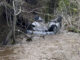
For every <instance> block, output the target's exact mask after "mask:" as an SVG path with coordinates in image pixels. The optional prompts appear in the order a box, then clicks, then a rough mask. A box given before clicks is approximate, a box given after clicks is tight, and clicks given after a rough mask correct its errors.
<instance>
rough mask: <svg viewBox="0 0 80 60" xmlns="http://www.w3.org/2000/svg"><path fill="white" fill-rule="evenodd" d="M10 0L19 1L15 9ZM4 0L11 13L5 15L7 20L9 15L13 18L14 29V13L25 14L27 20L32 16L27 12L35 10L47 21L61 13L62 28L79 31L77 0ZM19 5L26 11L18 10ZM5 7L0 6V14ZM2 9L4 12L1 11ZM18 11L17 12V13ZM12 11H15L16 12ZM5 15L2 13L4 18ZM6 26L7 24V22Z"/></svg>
mask: <svg viewBox="0 0 80 60" xmlns="http://www.w3.org/2000/svg"><path fill="white" fill-rule="evenodd" d="M4 1H5V0H4ZM12 1H16V2H19V5H18V4H17V5H16V6H17V7H16V9H17V10H16V11H15V9H14V8H13V7H14V6H13V3H12ZM1 2H2V0H1ZM6 2H7V4H5V5H4V6H8V7H6V8H8V10H9V11H11V12H10V13H11V14H13V15H10V14H8V15H6V16H8V20H9V17H11V18H10V19H12V20H13V21H14V20H15V21H14V23H12V24H14V26H12V27H13V30H14V31H15V28H16V27H15V26H16V25H15V22H16V20H17V18H16V17H17V16H16V15H20V14H21V15H22V16H23V17H26V16H27V18H26V19H27V20H33V17H34V16H33V14H31V13H29V12H31V11H35V12H38V14H39V15H40V16H43V18H44V19H45V22H48V21H49V20H51V19H53V18H54V17H56V16H57V15H61V16H63V26H64V27H63V28H64V29H67V30H68V31H72V32H77V33H78V32H80V31H79V29H80V21H79V19H80V17H79V16H80V12H79V11H80V10H79V9H80V7H79V6H80V5H79V3H78V2H77V0H40V1H38V0H6ZM20 7H22V9H23V10H27V13H24V12H22V11H23V10H22V11H19V10H21V9H19V8H20ZM6 8H5V9H4V8H2V7H0V16H1V15H4V13H6ZM12 8H13V9H12ZM36 8H38V9H36ZM4 10H5V11H4ZM2 11H3V12H4V13H1V12H2ZM18 11H19V13H17V12H18ZM14 12H16V14H15V13H14ZM21 12H22V13H21ZM6 16H5V15H4V17H5V18H6ZM4 17H0V19H1V20H3V18H4ZM26 19H25V20H26ZM4 20H6V23H7V19H4ZM0 22H2V21H0ZM3 25H4V24H3ZM6 26H8V24H7V25H6ZM10 29H12V28H10ZM0 32H1V29H0ZM13 35H14V34H13Z"/></svg>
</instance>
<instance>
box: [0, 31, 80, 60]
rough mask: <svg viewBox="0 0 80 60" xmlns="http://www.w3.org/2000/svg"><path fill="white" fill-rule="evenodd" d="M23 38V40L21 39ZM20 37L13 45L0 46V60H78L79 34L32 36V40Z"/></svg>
mask: <svg viewBox="0 0 80 60" xmlns="http://www.w3.org/2000/svg"><path fill="white" fill-rule="evenodd" d="M23 40H24V41H23ZM25 40H26V39H25V38H24V39H21V41H22V42H21V43H18V44H16V45H14V46H7V47H0V60H80V35H79V34H76V33H70V32H69V33H62V34H57V35H53V36H46V37H45V39H43V38H40V37H34V38H33V41H32V42H26V41H25Z"/></svg>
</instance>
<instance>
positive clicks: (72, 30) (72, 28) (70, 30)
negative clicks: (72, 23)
mask: <svg viewBox="0 0 80 60" xmlns="http://www.w3.org/2000/svg"><path fill="white" fill-rule="evenodd" d="M67 30H68V31H69V32H75V33H80V30H78V29H77V28H76V27H68V28H67Z"/></svg>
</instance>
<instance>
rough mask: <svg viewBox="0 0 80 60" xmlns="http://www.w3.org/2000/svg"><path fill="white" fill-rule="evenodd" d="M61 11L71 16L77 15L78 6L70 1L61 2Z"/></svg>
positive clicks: (59, 8)
mask: <svg viewBox="0 0 80 60" xmlns="http://www.w3.org/2000/svg"><path fill="white" fill-rule="evenodd" d="M58 10H59V11H63V12H66V13H67V14H69V15H75V14H77V12H78V4H77V3H76V2H70V0H59V7H58Z"/></svg>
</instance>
